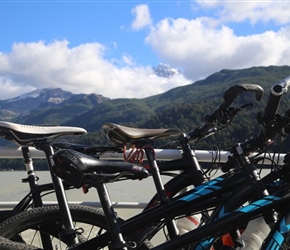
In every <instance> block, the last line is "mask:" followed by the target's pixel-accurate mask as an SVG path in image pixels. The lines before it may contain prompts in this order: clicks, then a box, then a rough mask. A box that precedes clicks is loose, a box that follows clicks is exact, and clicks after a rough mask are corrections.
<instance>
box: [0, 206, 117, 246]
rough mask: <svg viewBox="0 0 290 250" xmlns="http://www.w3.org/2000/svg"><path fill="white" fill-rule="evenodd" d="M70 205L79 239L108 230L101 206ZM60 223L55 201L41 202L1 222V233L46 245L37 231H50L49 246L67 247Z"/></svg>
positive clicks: (19, 239)
mask: <svg viewBox="0 0 290 250" xmlns="http://www.w3.org/2000/svg"><path fill="white" fill-rule="evenodd" d="M69 207H70V211H71V215H72V220H73V222H74V225H75V228H76V229H77V231H78V232H79V233H80V237H79V239H80V241H85V240H87V239H90V238H92V237H95V236H96V235H100V234H102V233H103V232H105V231H106V230H107V223H106V218H105V215H104V214H103V211H102V210H101V209H98V208H95V207H90V206H83V205H78V204H77V205H69ZM119 220H120V221H122V219H119ZM61 225H62V215H61V213H60V211H59V207H58V205H53V206H44V207H39V208H34V209H31V210H27V211H24V212H21V213H19V214H17V215H15V216H13V217H11V218H9V219H7V220H6V221H4V222H3V223H1V224H0V236H3V237H5V238H8V239H11V240H14V241H21V242H23V243H25V244H27V245H30V246H34V247H39V248H41V249H42V248H43V249H47V248H46V246H43V244H42V242H41V236H40V232H43V233H45V234H46V235H49V237H50V241H51V242H52V246H53V248H52V249H58V250H61V249H66V248H67V243H66V241H65V239H64V237H63V229H62V226H61ZM14 249H18V248H14ZM19 249H20V248H19ZM23 249H25V248H23ZM50 249H51V248H50Z"/></svg>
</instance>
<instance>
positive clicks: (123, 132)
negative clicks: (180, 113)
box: [102, 123, 181, 145]
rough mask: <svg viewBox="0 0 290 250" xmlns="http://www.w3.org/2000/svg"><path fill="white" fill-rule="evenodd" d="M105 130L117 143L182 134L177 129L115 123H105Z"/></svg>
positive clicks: (132, 142) (130, 142)
mask: <svg viewBox="0 0 290 250" xmlns="http://www.w3.org/2000/svg"><path fill="white" fill-rule="evenodd" d="M102 130H103V132H104V133H105V134H106V136H107V138H108V139H109V140H111V141H112V142H113V143H115V144H117V145H124V144H127V143H128V144H134V143H135V142H136V141H138V140H142V139H149V140H156V139H158V138H162V137H169V136H177V135H180V133H181V132H180V131H179V130H177V129H171V128H168V129H144V128H132V127H126V126H122V125H118V124H114V123H104V124H103V126H102Z"/></svg>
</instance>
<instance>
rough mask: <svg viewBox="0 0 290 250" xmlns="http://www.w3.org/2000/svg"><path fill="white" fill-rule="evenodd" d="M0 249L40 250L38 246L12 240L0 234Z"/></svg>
mask: <svg viewBox="0 0 290 250" xmlns="http://www.w3.org/2000/svg"><path fill="white" fill-rule="evenodd" d="M0 249H1V250H40V249H39V248H38V247H33V246H29V245H27V244H23V243H19V242H14V241H12V240H9V239H7V238H5V237H2V236H0Z"/></svg>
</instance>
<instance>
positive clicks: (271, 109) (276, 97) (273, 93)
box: [264, 76, 290, 118]
mask: <svg viewBox="0 0 290 250" xmlns="http://www.w3.org/2000/svg"><path fill="white" fill-rule="evenodd" d="M288 86H290V76H288V77H286V78H285V79H283V80H282V81H280V82H279V83H277V84H275V85H273V86H272V88H271V90H270V94H269V98H268V102H267V104H266V107H265V110H264V114H265V116H267V117H270V118H271V117H273V116H274V115H275V114H276V112H277V110H278V107H279V103H280V100H281V97H282V95H283V94H284V93H286V92H287V90H288Z"/></svg>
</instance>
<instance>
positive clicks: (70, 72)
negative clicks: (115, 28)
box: [0, 41, 190, 99]
mask: <svg viewBox="0 0 290 250" xmlns="http://www.w3.org/2000/svg"><path fill="white" fill-rule="evenodd" d="M105 55H106V48H105V47H104V46H102V45H101V44H99V43H88V44H82V45H80V46H77V47H73V48H69V43H68V41H54V42H52V43H49V44H46V43H44V42H42V41H40V42H35V43H17V44H14V46H13V48H12V51H11V52H10V53H8V54H4V53H1V54H0V76H1V77H0V88H1V90H2V91H1V92H0V99H8V98H12V97H15V96H17V95H20V94H23V93H27V92H30V91H32V90H35V89H39V88H47V87H52V88H57V87H60V88H62V89H64V90H68V91H71V92H73V93H97V94H102V95H104V96H106V97H110V98H122V97H126V98H133V97H135V98H142V97H146V96H151V95H155V94H160V93H162V92H164V91H166V90H168V89H170V88H171V87H172V86H173V85H174V84H176V85H177V86H179V85H185V84H188V83H190V81H189V80H187V79H185V78H184V77H183V76H182V75H178V76H176V77H175V82H174V83H173V82H172V81H173V80H172V79H171V80H165V79H163V78H160V77H152V69H151V67H137V66H135V67H134V66H131V65H134V63H133V59H132V58H131V57H130V56H129V55H125V56H124V57H123V60H124V61H125V63H127V65H126V66H123V67H120V66H119V67H117V66H116V65H115V64H113V63H111V62H110V61H108V60H106V59H104V57H105Z"/></svg>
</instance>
